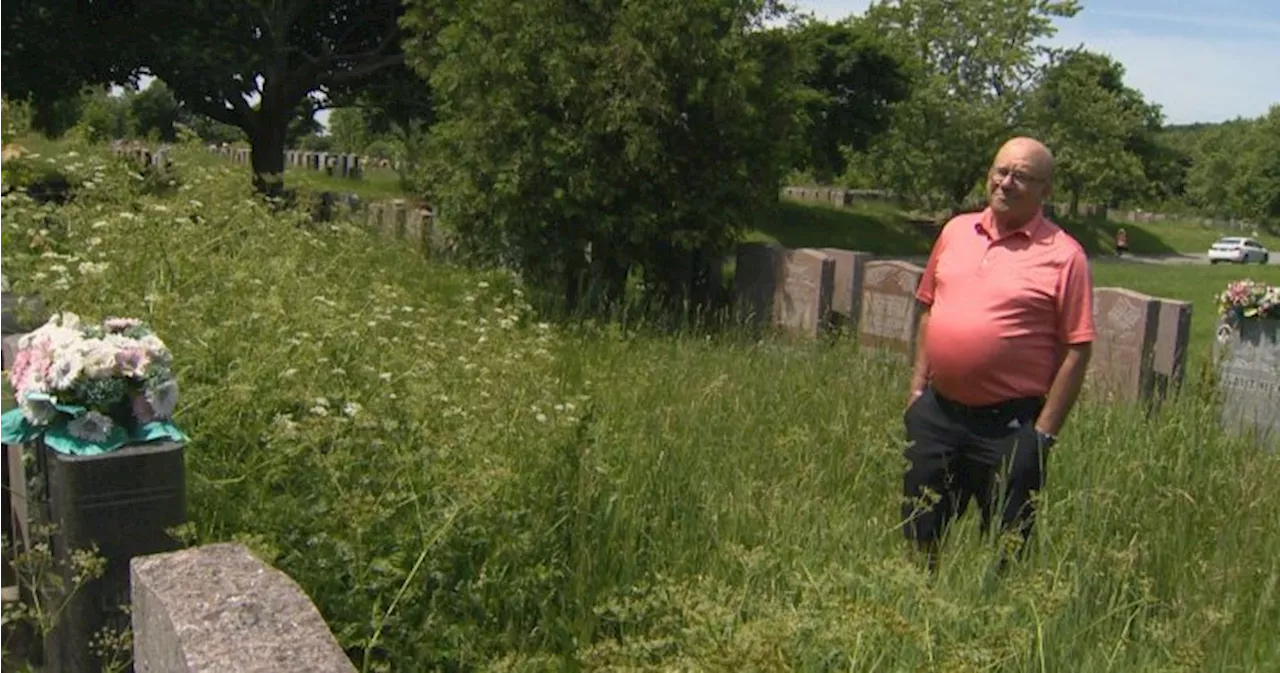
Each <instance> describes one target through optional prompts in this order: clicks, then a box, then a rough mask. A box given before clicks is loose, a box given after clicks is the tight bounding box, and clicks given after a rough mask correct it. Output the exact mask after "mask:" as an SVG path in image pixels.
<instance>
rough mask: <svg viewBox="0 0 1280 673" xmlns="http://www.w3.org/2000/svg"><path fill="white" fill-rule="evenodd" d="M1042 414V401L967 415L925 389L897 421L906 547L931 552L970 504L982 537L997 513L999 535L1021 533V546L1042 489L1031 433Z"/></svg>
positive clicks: (1040, 459)
mask: <svg viewBox="0 0 1280 673" xmlns="http://www.w3.org/2000/svg"><path fill="white" fill-rule="evenodd" d="M1043 406H1044V400H1043V399H1042V398H1026V399H1019V400H1011V401H1009V402H1005V403H1002V404H997V405H992V406H989V407H966V406H964V405H961V404H958V403H955V402H952V401H950V400H947V399H946V398H944V397H942V396H941V395H939V394H938V393H937V392H936V391H934V390H933V389H932V387H930V388H928V389H926V390H925V392H924V394H923V395H921V396H920V397H919V398H917V399H916V401H915V402H913V403H912V404H911V406H910V407H908V408H907V411H906V412H905V414H904V415H903V423H904V425H905V426H906V431H907V440H908V447H907V449H906V451H905V456H906V458H907V460H908V461H910V467H909V468H908V469H907V471H906V474H905V475H904V477H903V495H904V496H905V499H904V502H903V506H902V517H903V528H904V532H905V534H906V536H907V539H908V540H911V541H913V542H915V543H916V544H917V545H919V546H920V547H921V548H922V549H925V550H929V551H933V550H934V549H935V547H936V544H937V542H938V540H939V539H941V537H942V535H943V533H944V532H945V530H946V527H947V525H948V523H950V521H951V520H952V519H954V518H955V517H958V516H960V515H962V514H963V513H964V511H965V509H966V508H967V507H968V502H969V499H970V498H973V499H975V500H977V502H978V505H979V507H981V509H982V532H983V534H984V536H985V535H986V533H987V532H988V531H989V529H990V524H991V520H992V518H993V517H994V515H995V513H996V512H997V511H998V512H999V513H1000V524H1001V529H1002V530H1003V531H1014V532H1017V533H1020V534H1021V535H1022V541H1023V542H1025V541H1026V538H1027V537H1028V536H1029V535H1030V534H1031V527H1032V523H1033V521H1034V518H1035V507H1034V504H1033V502H1032V495H1033V494H1034V493H1035V492H1036V491H1039V490H1040V489H1042V488H1043V487H1044V483H1045V460H1046V459H1047V458H1048V451H1047V450H1044V449H1042V448H1041V447H1040V442H1039V441H1038V439H1037V436H1036V433H1035V421H1036V417H1037V416H1038V415H1039V414H1040V410H1041V408H1042V407H1043ZM1022 546H1025V545H1022ZM930 560H931V562H932V561H933V559H930Z"/></svg>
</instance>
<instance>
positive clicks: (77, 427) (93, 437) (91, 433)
mask: <svg viewBox="0 0 1280 673" xmlns="http://www.w3.org/2000/svg"><path fill="white" fill-rule="evenodd" d="M111 427H112V423H111V419H110V418H108V417H107V416H105V415H103V414H100V413H98V412H96V411H87V412H85V413H84V414H81V415H80V417H79V418H76V419H75V420H72V421H71V422H70V423H69V424H67V431H68V432H70V433H71V435H72V436H73V437H78V438H79V439H83V440H85V441H87V442H105V441H107V434H108V433H110V432H111Z"/></svg>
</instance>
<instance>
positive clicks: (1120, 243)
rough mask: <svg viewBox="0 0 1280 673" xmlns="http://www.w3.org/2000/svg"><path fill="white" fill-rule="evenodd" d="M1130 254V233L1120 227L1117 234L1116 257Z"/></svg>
mask: <svg viewBox="0 0 1280 673" xmlns="http://www.w3.org/2000/svg"><path fill="white" fill-rule="evenodd" d="M1128 252H1129V232H1127V231H1125V230H1124V227H1120V229H1119V231H1117V232H1116V257H1123V256H1124V255H1125V254H1126V253H1128Z"/></svg>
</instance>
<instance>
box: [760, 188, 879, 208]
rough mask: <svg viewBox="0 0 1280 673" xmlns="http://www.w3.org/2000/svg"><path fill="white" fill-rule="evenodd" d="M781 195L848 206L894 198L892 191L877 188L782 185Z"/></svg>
mask: <svg viewBox="0 0 1280 673" xmlns="http://www.w3.org/2000/svg"><path fill="white" fill-rule="evenodd" d="M782 196H783V197H784V198H788V199H792V200H795V201H808V202H812V203H828V204H831V205H833V206H850V205H853V204H854V203H858V202H861V201H879V202H883V203H892V202H894V201H895V200H896V198H895V197H894V195H893V194H892V193H890V192H886V191H882V190H878V189H843V188H840V187H783V188H782Z"/></svg>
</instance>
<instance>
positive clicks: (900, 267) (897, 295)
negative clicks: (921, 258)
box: [858, 260, 924, 356]
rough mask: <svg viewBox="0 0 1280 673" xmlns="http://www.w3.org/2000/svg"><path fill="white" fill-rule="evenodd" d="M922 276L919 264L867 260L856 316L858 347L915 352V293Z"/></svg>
mask: <svg viewBox="0 0 1280 673" xmlns="http://www.w3.org/2000/svg"><path fill="white" fill-rule="evenodd" d="M923 275H924V269H923V268H922V267H919V266H917V265H915V264H909V263H907V262H898V261H885V260H877V261H872V262H868V263H867V266H866V271H865V273H864V275H863V279H862V306H861V310H860V315H859V317H858V341H859V345H860V347H861V348H863V349H866V350H884V351H889V352H894V353H902V354H906V355H908V356H912V355H914V353H915V341H916V328H917V327H918V322H917V319H918V317H919V303H918V302H917V301H916V298H915V293H916V288H917V287H918V286H919V284H920V278H921V276H923Z"/></svg>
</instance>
